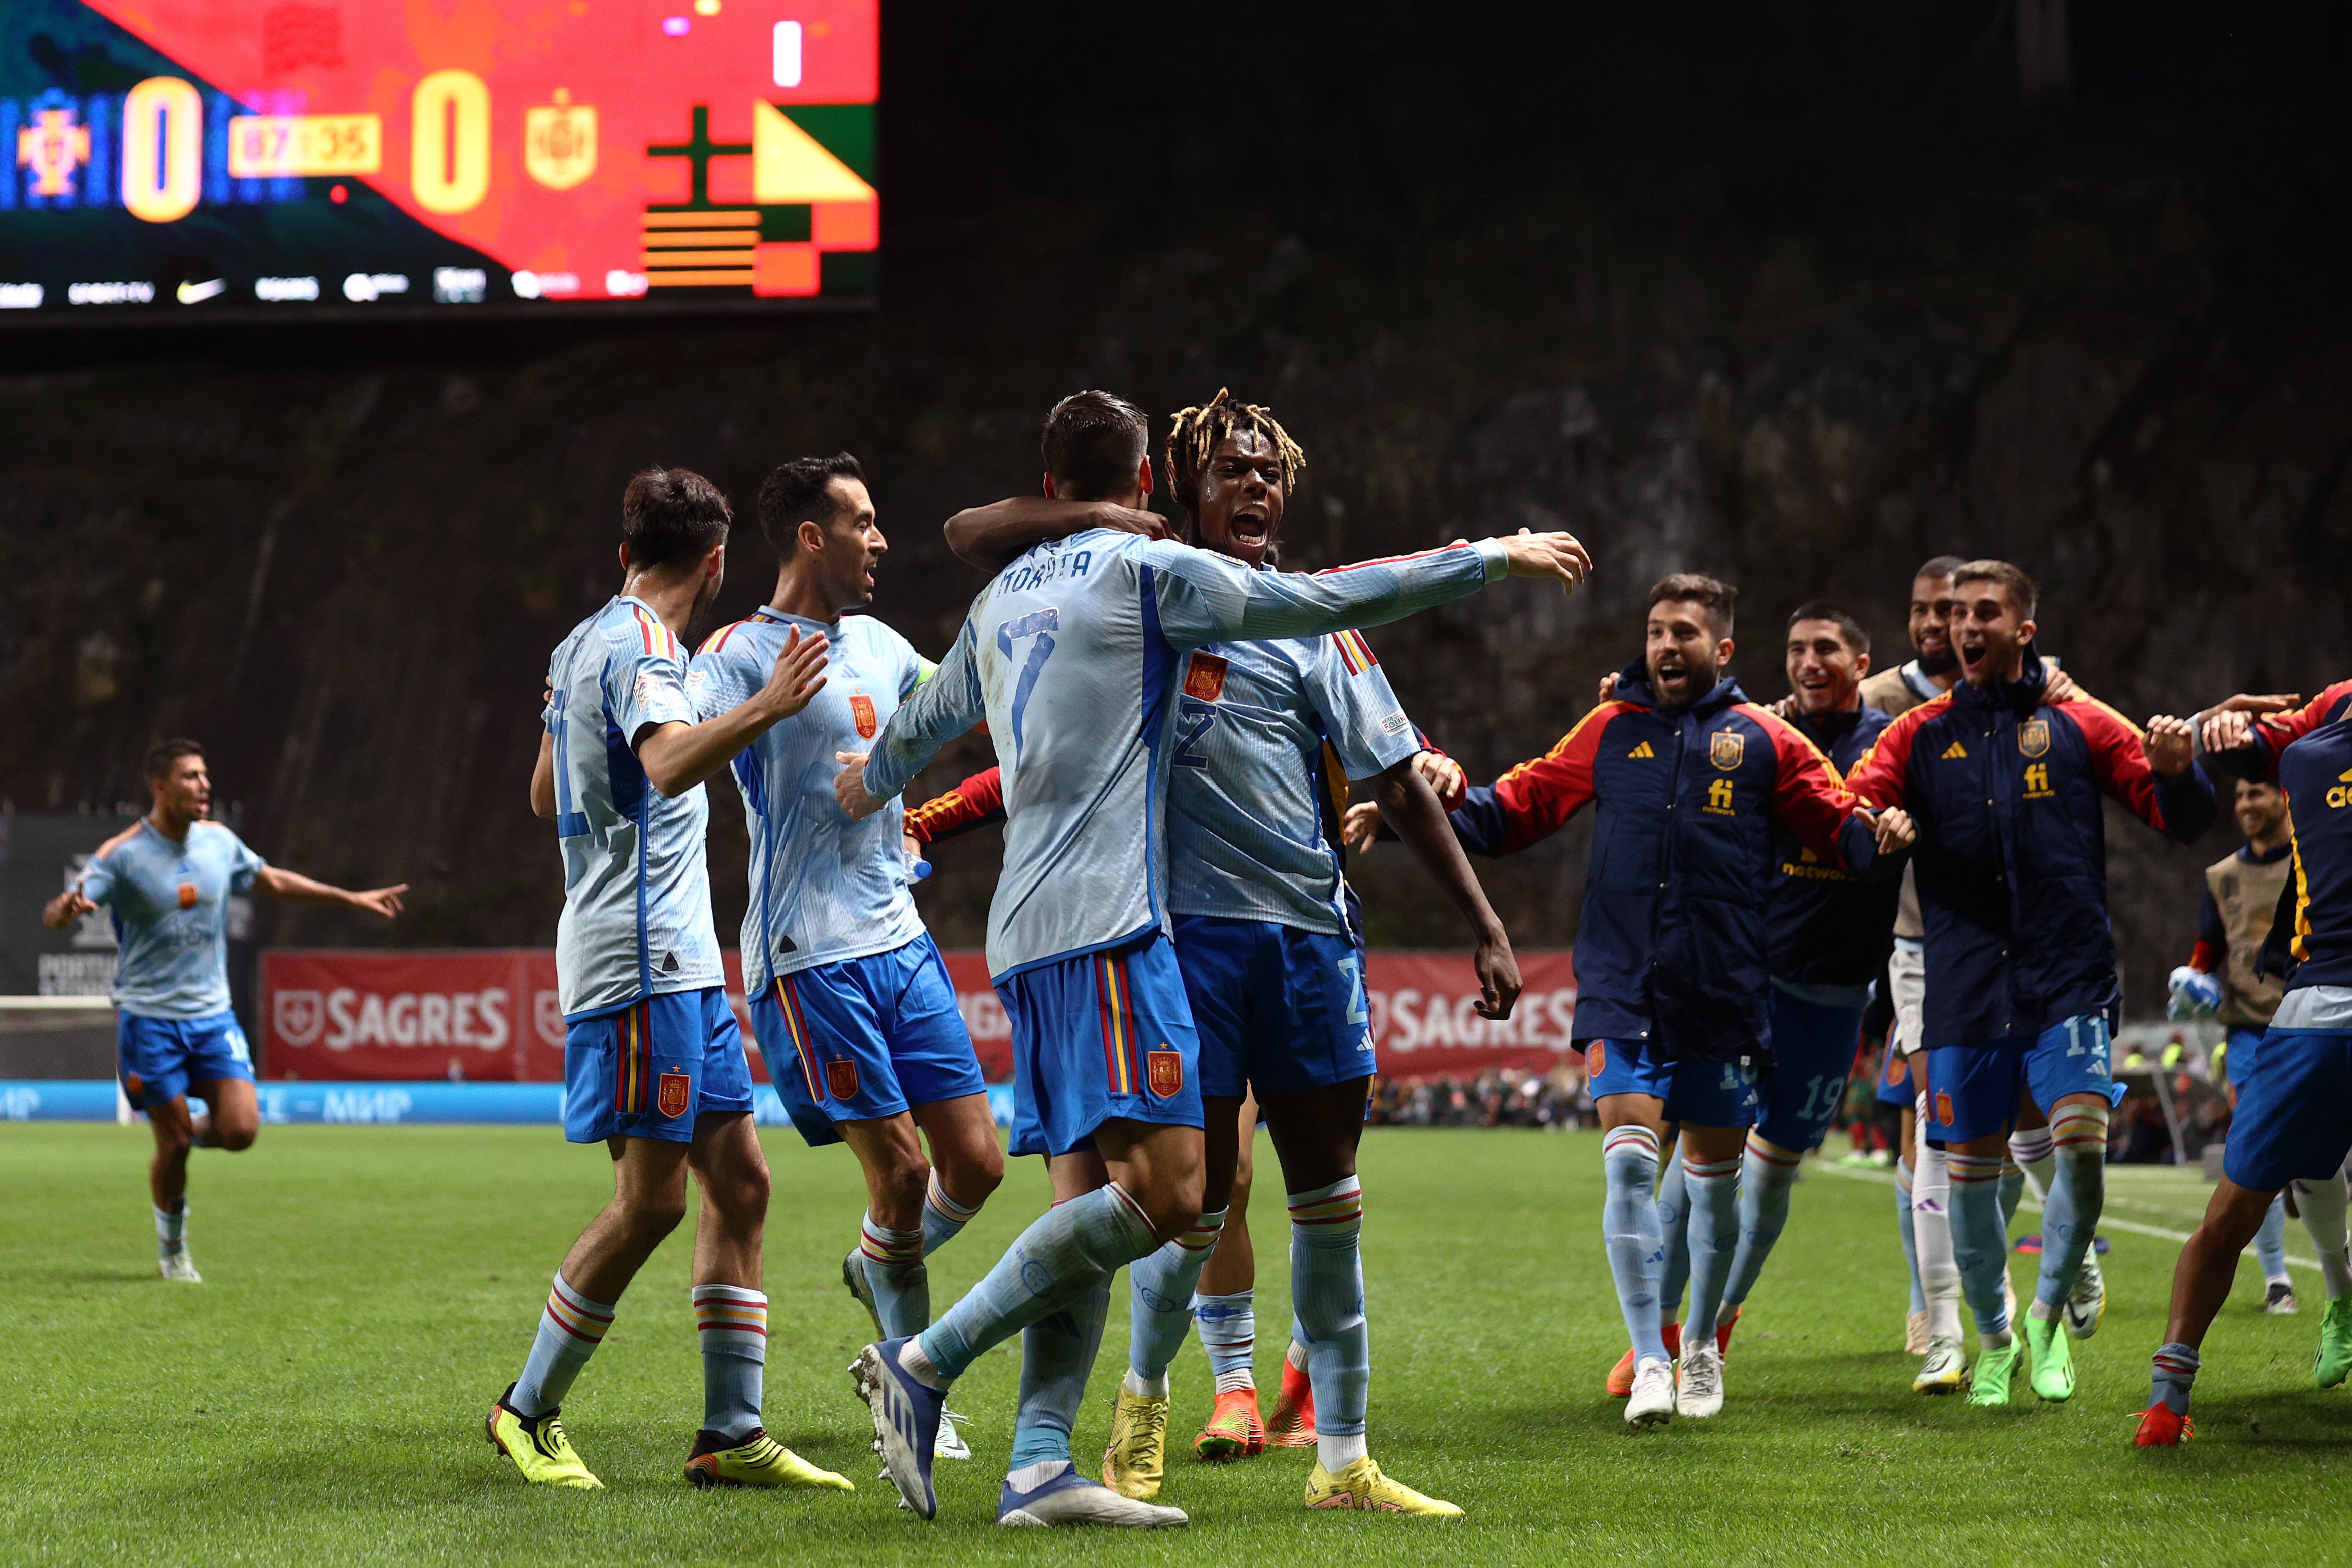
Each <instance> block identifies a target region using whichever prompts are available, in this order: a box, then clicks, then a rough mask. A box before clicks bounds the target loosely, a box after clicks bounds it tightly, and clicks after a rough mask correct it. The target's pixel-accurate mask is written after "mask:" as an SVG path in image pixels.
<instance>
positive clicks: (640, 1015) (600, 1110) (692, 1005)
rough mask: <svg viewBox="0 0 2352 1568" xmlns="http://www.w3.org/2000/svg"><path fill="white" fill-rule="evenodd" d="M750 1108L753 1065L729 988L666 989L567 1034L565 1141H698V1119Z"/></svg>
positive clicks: (578, 1022) (576, 1022) (575, 1024)
mask: <svg viewBox="0 0 2352 1568" xmlns="http://www.w3.org/2000/svg"><path fill="white" fill-rule="evenodd" d="M750 1110H751V1064H750V1063H749V1062H747V1061H745V1060H744V1059H743V1034H742V1031H741V1030H740V1029H739V1028H737V1027H736V1025H735V1011H734V1009H733V1008H731V1007H730V1006H728V1005H727V988H726V987H725V986H723V985H706V986H704V987H702V988H701V989H699V990H696V991H666V992H664V993H662V994H660V995H658V996H648V997H646V999H645V1000H644V1001H642V1002H635V1003H632V1004H631V1005H628V1006H626V1007H622V1008H617V1009H615V1010H614V1011H613V1012H610V1013H599V1014H595V1015H593V1016H588V1017H583V1018H575V1019H573V1020H572V1022H571V1025H570V1026H569V1027H568V1028H567V1029H566V1030H565V1031H564V1037H563V1135H564V1137H566V1138H568V1139H570V1140H571V1141H572V1142H574V1143H599V1142H604V1140H605V1139H607V1138H666V1139H667V1140H669V1142H673V1143H690V1142H693V1141H694V1123H695V1119H696V1118H697V1117H700V1116H706V1115H719V1114H724V1113H726V1112H730V1111H740V1112H749V1111H750Z"/></svg>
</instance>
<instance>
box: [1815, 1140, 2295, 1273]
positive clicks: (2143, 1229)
mask: <svg viewBox="0 0 2352 1568" xmlns="http://www.w3.org/2000/svg"><path fill="white" fill-rule="evenodd" d="M1805 1169H1807V1170H1809V1171H1822V1172H1825V1173H1828V1174H1830V1175H1832V1176H1848V1177H1851V1178H1853V1180H1855V1181H1857V1182H1876V1183H1877V1184H1879V1185H1881V1186H1886V1187H1891V1186H1893V1185H1894V1184H1895V1177H1894V1175H1893V1173H1890V1172H1886V1171H1864V1170H1858V1169H1856V1168H1855V1167H1853V1166H1852V1165H1833V1164H1832V1163H1830V1162H1828V1161H1827V1160H1814V1161H1811V1162H1810V1163H1808V1164H1807V1165H1806V1166H1805ZM2017 1206H2018V1207H2019V1208H2020V1209H2032V1210H2033V1211H2034V1212H2035V1213H2036V1214H2039V1213H2040V1212H2042V1205H2040V1204H2038V1203H2035V1202H2034V1201H2033V1194H2032V1189H2031V1188H2029V1189H2027V1191H2026V1194H2025V1195H2024V1196H2022V1197H2021V1198H2019V1199H2018V1200H2017ZM2098 1228H2099V1229H2101V1230H2122V1231H2128V1232H2130V1233H2131V1234H2132V1235H2134V1236H2152V1237H2155V1238H2156V1239H2157V1240H2158V1241H2187V1240H2188V1239H2189V1232H2187V1231H2185V1230H2167V1229H2165V1228H2164V1227H2163V1226H2154V1225H2142V1224H2141V1223H2140V1222H2139V1221H2137V1220H2136V1219H2118V1218H2116V1216H2115V1215H2111V1214H2102V1215H2099V1225H2098ZM2286 1260H2287V1261H2288V1262H2289V1263H2291V1264H2293V1265H2294V1267H2295V1268H2307V1269H2309V1270H2310V1271H2311V1272H2312V1273H2314V1274H2322V1273H2325V1272H2326V1270H2324V1269H2322V1268H2320V1267H2319V1260H2318V1259H2317V1258H2297V1257H2296V1256H2295V1255H2294V1253H2292V1252H2290V1253H2288V1254H2287V1255H2286Z"/></svg>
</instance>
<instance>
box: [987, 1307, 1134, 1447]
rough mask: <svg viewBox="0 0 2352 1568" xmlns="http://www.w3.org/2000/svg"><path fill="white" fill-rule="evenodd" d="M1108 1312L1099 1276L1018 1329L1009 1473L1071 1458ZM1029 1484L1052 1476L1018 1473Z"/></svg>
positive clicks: (1108, 1308)
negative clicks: (1018, 1380)
mask: <svg viewBox="0 0 2352 1568" xmlns="http://www.w3.org/2000/svg"><path fill="white" fill-rule="evenodd" d="M1109 1316H1110V1281H1109V1280H1108V1279H1105V1280H1103V1281H1102V1282H1101V1283H1100V1284H1098V1285H1097V1286H1095V1288H1094V1289H1091V1290H1088V1291H1087V1293H1086V1294H1085V1295H1083V1296H1081V1297H1079V1298H1078V1299H1077V1300H1076V1301H1073V1302H1071V1303H1070V1304H1069V1305H1068V1306H1066V1307H1064V1308H1062V1309H1061V1310H1059V1311H1054V1312H1048V1313H1046V1314H1045V1316H1044V1317H1042V1318H1040V1319H1038V1320H1037V1321H1035V1322H1034V1323H1032V1324H1030V1325H1029V1326H1028V1327H1027V1328H1025V1329H1024V1330H1022V1331H1021V1404H1020V1407H1019V1410H1018V1413H1017V1414H1016V1415H1014V1416H1013V1454H1012V1457H1011V1458H1007V1459H1006V1460H1005V1462H1004V1468H1005V1469H1006V1471H1007V1472H1008V1473H1010V1472H1014V1471H1021V1470H1026V1469H1028V1468H1030V1467H1031V1466H1033V1465H1046V1464H1051V1463H1052V1462H1053V1461H1055V1460H1057V1459H1058V1460H1060V1461H1061V1462H1062V1463H1064V1464H1067V1463H1069V1459H1070V1429H1071V1428H1072V1427H1073V1426H1076V1423H1077V1419H1078V1407H1079V1406H1080V1405H1083V1404H1085V1403H1086V1397H1087V1374H1088V1373H1091V1372H1093V1371H1094V1365H1095V1352H1097V1351H1099V1350H1100V1349H1101V1348H1102V1337H1103V1322H1104V1320H1106V1319H1107V1318H1108V1317H1109ZM1023 1479H1025V1480H1027V1481H1028V1483H1029V1484H1028V1485H1027V1486H1026V1487H1022V1488H1019V1490H1023V1491H1031V1490H1034V1489H1035V1488H1036V1485H1037V1483H1038V1482H1039V1481H1041V1480H1048V1479H1052V1478H1051V1477H1049V1476H1045V1475H1036V1474H1032V1475H1029V1476H1025V1477H1024V1478H1023Z"/></svg>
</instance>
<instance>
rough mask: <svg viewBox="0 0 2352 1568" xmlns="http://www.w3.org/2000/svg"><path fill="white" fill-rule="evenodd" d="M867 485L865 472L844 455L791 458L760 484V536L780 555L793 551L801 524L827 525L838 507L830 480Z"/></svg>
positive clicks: (860, 466) (846, 454) (842, 453)
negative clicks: (825, 523)
mask: <svg viewBox="0 0 2352 1568" xmlns="http://www.w3.org/2000/svg"><path fill="white" fill-rule="evenodd" d="M835 479H856V481H857V482H858V483H859V484H861V485H862V484H864V483H865V482H866V469H865V468H864V467H863V466H862V465H861V464H860V463H859V462H858V460H857V459H856V458H853V457H851V456H850V455H849V454H848V453H846V452H835V454H834V455H833V456H832V457H830V458H793V460H792V461H791V462H789V463H786V464H785V465H784V466H783V467H782V468H778V469H777V470H776V471H775V472H774V473H772V474H770V475H769V476H768V477H767V478H766V479H762V480H761V481H760V534H761V538H763V539H765V540H766V541H767V542H769V544H771V545H772V546H773V547H774V548H775V551H776V553H777V554H779V555H790V554H791V553H792V552H793V536H794V535H795V534H797V533H798V532H799V531H800V526H801V524H802V523H803V522H806V521H811V520H814V521H818V522H830V521H833V514H834V513H835V512H836V511H838V510H841V509H840V505H839V503H838V502H836V501H835V500H834V498H833V481H834V480H835Z"/></svg>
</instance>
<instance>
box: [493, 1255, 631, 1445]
mask: <svg viewBox="0 0 2352 1568" xmlns="http://www.w3.org/2000/svg"><path fill="white" fill-rule="evenodd" d="M613 1312H614V1308H613V1306H612V1304H611V1303H610V1302H605V1301H591V1300H589V1299H588V1298H587V1297H585V1296H583V1295H582V1294H581V1293H580V1292H579V1291H577V1290H574V1289H572V1286H571V1285H570V1283H569V1282H567V1281H566V1280H565V1279H564V1278H563V1276H562V1274H560V1273H559V1274H558V1275H556V1277H555V1284H554V1287H553V1288H552V1289H550V1290H549V1291H548V1293H547V1305H546V1307H544V1308H543V1309H541V1311H540V1314H539V1332H538V1333H537V1334H536V1335H535V1336H533V1337H532V1339H531V1342H530V1359H529V1360H528V1361H525V1362H524V1363H523V1365H522V1375H521V1376H520V1377H519V1378H517V1379H515V1385H514V1392H513V1393H511V1394H508V1395H507V1408H508V1409H509V1410H511V1411H513V1412H514V1413H515V1414H516V1415H546V1414H547V1413H548V1412H549V1411H551V1410H552V1409H554V1408H555V1407H556V1406H557V1405H562V1403H563V1396H564V1395H565V1394H569V1393H571V1392H572V1379H573V1378H576V1377H578V1376H579V1375H580V1369H581V1368H582V1367H583V1366H586V1365H587V1364H588V1358H589V1357H590V1356H592V1355H594V1354H595V1353H596V1347H597V1346H598V1345H599V1344H602V1343H603V1342H604V1331H605V1330H607V1329H609V1328H611V1327H612V1326H613Z"/></svg>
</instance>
